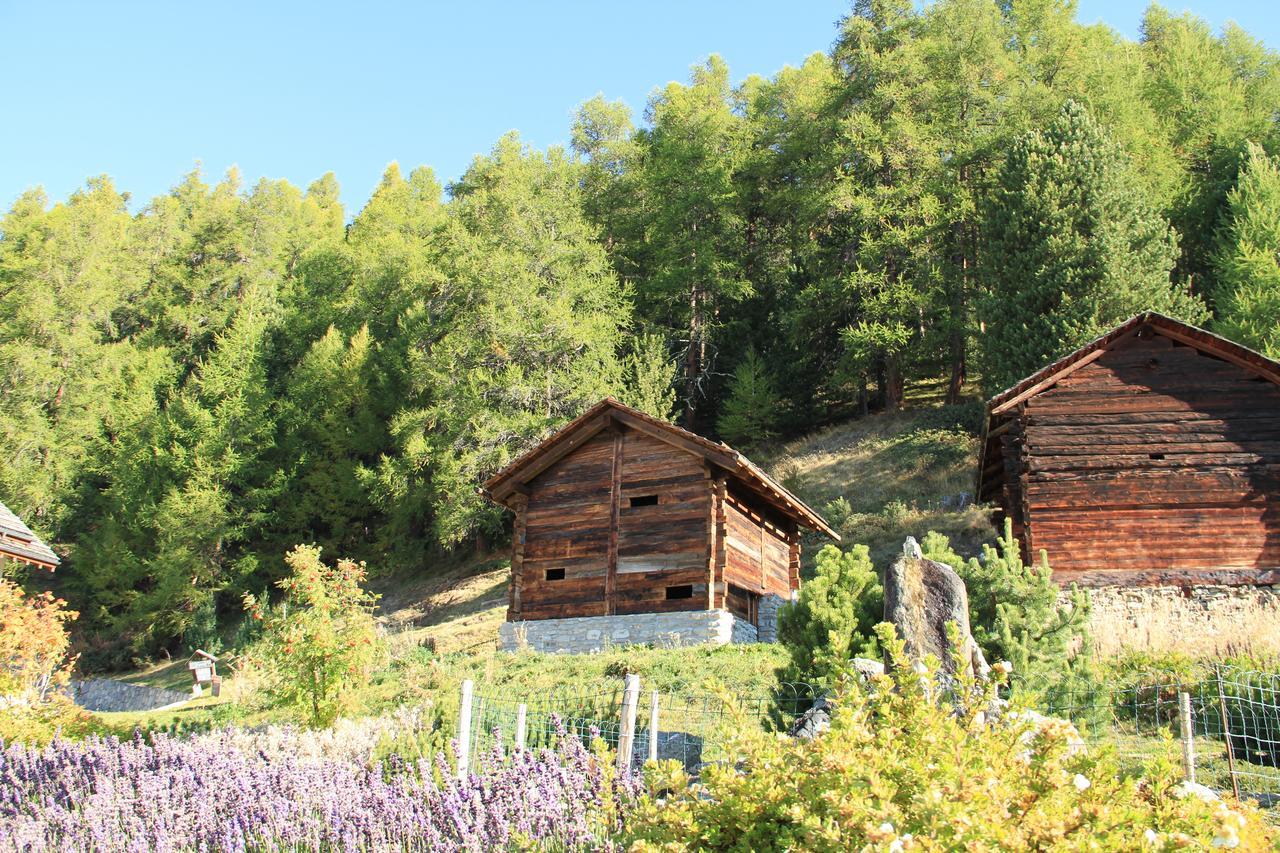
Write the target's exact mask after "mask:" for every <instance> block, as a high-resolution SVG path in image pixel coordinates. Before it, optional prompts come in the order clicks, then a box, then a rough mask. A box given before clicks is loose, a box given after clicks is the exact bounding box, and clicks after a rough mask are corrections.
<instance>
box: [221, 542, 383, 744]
mask: <svg viewBox="0 0 1280 853" xmlns="http://www.w3.org/2000/svg"><path fill="white" fill-rule="evenodd" d="M285 562H287V563H288V564H289V569H290V573H289V575H288V576H287V577H286V578H284V580H282V581H280V588H281V589H283V590H284V591H285V600H284V603H283V604H282V605H281V606H280V607H277V608H269V607H268V606H267V604H266V602H264V601H261V600H259V599H258V598H255V597H254V596H252V595H246V596H245V609H246V610H248V611H249V613H250V614H252V616H253V617H254V618H255V619H258V620H261V621H262V622H263V623H264V631H263V636H262V638H261V639H260V640H258V642H256V643H255V644H254V645H253V647H252V648H251V649H250V650H249V652H248V653H247V654H246V656H245V667H244V669H245V671H246V673H247V674H248V673H252V674H256V675H257V676H258V680H259V682H260V684H261V687H262V690H263V691H264V693H265V694H266V695H268V696H270V697H271V698H272V699H274V700H276V701H280V702H282V703H284V704H286V705H289V706H293V707H296V708H297V709H299V710H301V711H302V712H303V713H305V714H306V717H307V719H308V721H309V722H310V723H311V724H312V725H327V724H329V723H331V722H333V720H334V719H335V718H337V716H338V715H339V714H341V713H342V712H343V711H346V710H350V702H349V700H350V699H351V697H352V694H353V692H354V691H355V690H356V689H358V688H360V687H362V686H363V685H365V684H367V683H368V681H369V676H370V673H371V672H372V669H373V665H374V663H375V662H376V660H377V659H378V657H379V656H380V651H381V649H380V647H381V642H380V640H379V638H378V634H377V630H376V626H375V623H374V618H373V604H374V601H375V598H374V596H372V595H370V594H369V593H367V592H365V591H364V589H363V588H362V587H361V584H362V582H363V581H364V578H365V570H364V564H363V563H355V562H352V561H351V560H338V563H337V565H336V566H333V567H330V566H327V565H325V563H324V562H323V561H322V560H321V559H320V549H319V548H318V547H316V546H315V545H299V546H298V547H297V548H294V549H293V550H292V551H290V552H289V555H288V556H287V557H286V558H285Z"/></svg>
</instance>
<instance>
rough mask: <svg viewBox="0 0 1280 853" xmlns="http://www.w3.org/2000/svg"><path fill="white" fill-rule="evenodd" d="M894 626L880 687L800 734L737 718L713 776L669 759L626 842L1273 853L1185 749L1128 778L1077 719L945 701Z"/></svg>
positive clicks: (1267, 839) (841, 687) (845, 686)
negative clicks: (1078, 732) (727, 754)
mask: <svg viewBox="0 0 1280 853" xmlns="http://www.w3.org/2000/svg"><path fill="white" fill-rule="evenodd" d="M880 632H881V633H880V640H881V643H882V644H883V646H884V647H885V648H886V649H887V650H888V652H889V656H890V659H891V661H892V666H891V668H890V673H889V674H888V675H885V676H881V677H878V678H876V679H874V680H873V682H872V684H871V685H870V687H869V689H865V690H864V689H863V688H862V687H861V686H860V685H859V684H858V683H857V681H856V679H852V678H848V677H846V678H842V679H840V680H839V682H838V688H837V691H836V694H835V697H834V701H835V708H834V711H833V713H832V717H831V727H830V729H829V731H827V732H826V733H825V734H823V735H821V736H819V737H817V738H815V739H813V740H798V739H792V738H783V737H778V736H776V735H771V734H765V733H762V732H759V731H758V730H754V729H753V728H752V727H749V726H745V725H731V726H730V727H729V728H728V732H727V735H728V737H729V738H730V745H731V754H733V755H734V756H735V760H733V761H729V762H725V763H723V764H720V765H717V766H711V767H707V768H705V769H704V771H703V773H702V776H701V778H700V780H699V781H698V782H697V783H694V782H692V781H691V780H690V779H689V778H688V777H686V776H685V775H684V774H683V773H682V772H681V771H680V770H679V769H678V768H675V767H673V766H671V765H670V764H663V765H657V766H654V767H653V768H652V769H651V770H650V771H649V773H648V778H647V784H648V786H649V791H648V793H647V794H646V795H642V797H641V798H640V800H639V802H638V804H637V805H636V807H635V808H634V810H633V811H632V813H631V815H630V817H629V819H628V821H627V825H626V829H625V836H624V838H623V841H624V842H625V843H629V844H630V845H631V846H630V849H631V850H633V851H657V850H687V849H699V850H754V851H773V850H808V851H837V850H838V851H845V850H893V851H907V850H1088V849H1096V850H1132V849H1144V848H1145V849H1156V850H1161V849H1180V848H1188V849H1204V848H1205V847H1207V846H1209V845H1213V846H1225V847H1235V848H1237V849H1240V850H1265V849H1271V844H1272V843H1273V842H1274V840H1275V838H1274V831H1273V830H1272V829H1271V828H1269V827H1268V826H1267V824H1266V823H1265V822H1264V821H1263V820H1262V819H1261V817H1260V816H1259V813H1258V812H1257V811H1256V810H1255V809H1254V808H1253V807H1251V806H1247V805H1243V804H1238V803H1231V804H1229V805H1228V804H1226V803H1223V802H1219V801H1206V799H1207V798H1206V799H1201V798H1199V797H1197V796H1195V795H1194V792H1193V791H1188V789H1187V788H1186V787H1185V786H1184V785H1183V784H1182V783H1181V782H1180V780H1179V777H1178V772H1177V765H1176V762H1175V761H1174V760H1173V758H1172V756H1171V755H1170V756H1168V757H1166V758H1163V759H1161V760H1159V761H1156V762H1154V763H1153V764H1152V765H1150V766H1149V767H1147V768H1145V770H1144V771H1143V773H1142V775H1141V776H1125V775H1122V774H1121V772H1120V770H1119V766H1118V763H1117V759H1116V757H1115V755H1114V754H1113V753H1112V752H1111V751H1110V750H1107V749H1091V750H1089V751H1087V752H1085V751H1081V750H1078V749H1076V748H1074V747H1073V743H1074V737H1073V735H1074V729H1073V727H1072V726H1071V725H1070V724H1068V723H1065V722H1062V721H1048V722H1047V723H1045V724H1042V725H1040V726H1038V727H1033V725H1032V723H1031V722H1030V721H1029V720H1028V719H1027V718H1025V717H1015V716H1007V717H1005V718H1004V719H1003V720H1002V721H999V722H996V723H990V722H987V721H985V720H984V719H983V717H982V715H981V714H982V709H983V708H986V707H988V702H989V701H990V700H991V698H992V692H993V691H994V689H995V686H994V685H989V686H988V688H987V690H986V692H985V694H981V695H980V696H979V697H978V701H974V702H972V703H970V704H967V705H965V706H963V707H960V708H956V707H955V706H953V705H952V704H950V703H947V704H945V705H942V706H940V705H939V704H938V703H936V701H935V700H934V699H933V696H934V690H933V683H934V682H933V678H934V672H935V671H936V667H934V668H926V671H925V672H923V673H921V672H917V671H916V670H915V669H914V668H913V667H912V666H910V665H908V663H907V660H906V657H905V655H904V652H903V645H902V643H901V641H900V640H898V639H897V638H896V637H894V636H893V632H892V629H891V628H889V626H887V625H886V626H883V627H882V628H881V629H880ZM935 663H936V662H935ZM731 722H732V721H731Z"/></svg>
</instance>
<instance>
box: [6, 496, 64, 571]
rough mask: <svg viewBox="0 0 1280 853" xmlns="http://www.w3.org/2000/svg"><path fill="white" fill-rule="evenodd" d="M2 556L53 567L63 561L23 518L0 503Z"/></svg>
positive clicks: (29, 563)
mask: <svg viewBox="0 0 1280 853" xmlns="http://www.w3.org/2000/svg"><path fill="white" fill-rule="evenodd" d="M0 557H7V558H9V559H11V560H17V561H18V562H22V563H27V564H28V565H32V566H42V567H43V568H46V569H52V568H54V567H56V566H57V565H58V563H59V562H61V561H60V560H59V559H58V555H57V554H55V553H53V549H51V548H50V547H49V546H48V545H46V544H44V543H43V542H41V541H40V538H39V537H38V536H36V535H35V534H34V533H32V532H31V529H30V528H29V527H27V525H25V524H23V523H22V519H20V518H18V516H16V515H14V513H13V512H12V511H11V510H10V509H9V508H8V507H7V506H5V505H4V504H2V503H0Z"/></svg>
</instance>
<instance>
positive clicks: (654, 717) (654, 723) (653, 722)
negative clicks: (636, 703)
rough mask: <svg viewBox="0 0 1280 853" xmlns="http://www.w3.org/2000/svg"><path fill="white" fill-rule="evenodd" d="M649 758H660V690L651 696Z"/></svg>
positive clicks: (655, 759) (651, 759) (653, 759)
mask: <svg viewBox="0 0 1280 853" xmlns="http://www.w3.org/2000/svg"><path fill="white" fill-rule="evenodd" d="M649 760H650V761H657V760H658V691H657V690H655V691H653V695H652V696H650V697H649Z"/></svg>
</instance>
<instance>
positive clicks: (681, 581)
mask: <svg viewBox="0 0 1280 853" xmlns="http://www.w3.org/2000/svg"><path fill="white" fill-rule="evenodd" d="M527 488H528V492H529V494H528V498H527V501H526V505H525V507H524V509H523V511H521V510H520V509H517V519H516V527H515V530H516V533H517V535H519V534H520V533H523V539H522V540H521V539H517V542H516V547H515V550H514V554H513V562H512V572H513V575H514V576H515V577H516V578H517V580H516V581H515V582H513V584H512V588H513V590H514V592H513V593H512V600H511V603H510V609H509V613H508V618H509V619H511V620H521V619H524V620H528V619H555V618H564V617H580V616H603V615H611V614H615V613H616V614H628V613H663V612H672V611H685V610H705V609H707V608H708V583H709V582H710V573H709V560H710V552H709V544H708V528H709V518H710V514H711V494H712V483H711V480H710V479H709V476H708V472H707V468H706V466H705V464H704V463H703V460H702V459H701V458H699V457H697V456H694V455H693V454H691V453H688V452H686V451H684V450H681V449H679V448H676V447H673V446H671V445H670V444H667V443H666V442H663V441H660V440H658V439H656V438H654V437H652V436H650V435H647V434H645V433H643V432H639V431H635V430H629V429H626V428H624V427H621V426H616V427H614V428H612V429H608V430H605V431H603V432H600V433H598V434H597V435H595V436H593V437H592V438H591V439H589V440H588V441H586V442H584V443H583V444H582V446H581V447H578V448H577V449H575V450H573V451H572V452H571V453H569V454H568V455H566V456H565V457H564V458H562V459H559V460H558V461H556V462H555V463H554V464H553V465H551V466H550V467H549V468H547V470H545V471H543V472H542V473H541V474H539V475H538V476H537V477H536V478H534V479H533V480H532V481H531V482H530V483H529V484H528V486H527Z"/></svg>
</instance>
